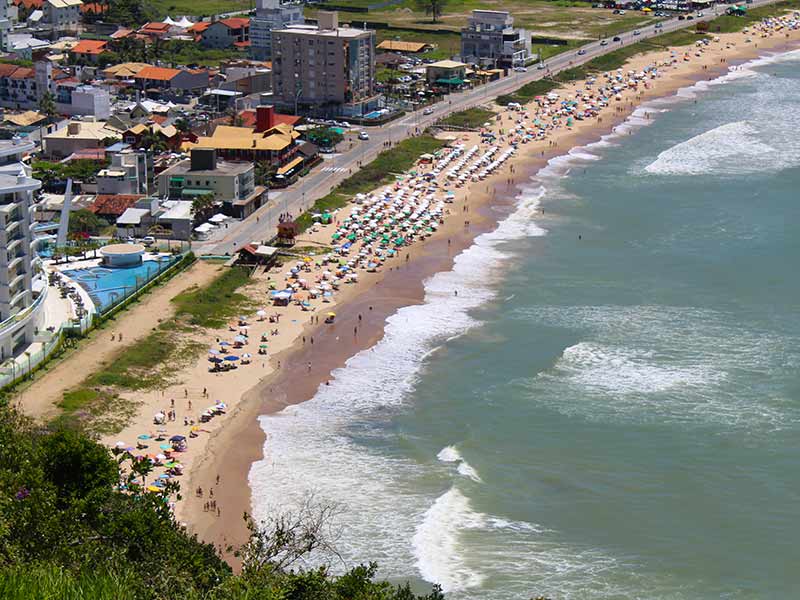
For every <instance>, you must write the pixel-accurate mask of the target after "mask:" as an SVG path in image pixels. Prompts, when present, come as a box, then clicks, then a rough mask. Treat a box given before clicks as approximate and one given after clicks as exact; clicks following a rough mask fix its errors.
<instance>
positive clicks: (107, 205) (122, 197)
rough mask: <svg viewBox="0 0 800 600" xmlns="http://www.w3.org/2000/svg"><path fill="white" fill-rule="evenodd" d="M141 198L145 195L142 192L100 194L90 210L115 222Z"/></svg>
mask: <svg viewBox="0 0 800 600" xmlns="http://www.w3.org/2000/svg"><path fill="white" fill-rule="evenodd" d="M141 198H144V196H142V195H140V194H99V195H98V196H97V197H96V198H95V200H94V202H93V203H92V204H91V206H89V210H90V211H92V212H93V213H94V214H96V215H97V216H98V217H102V218H103V219H106V220H107V221H110V222H112V223H113V222H115V221H116V220H117V218H119V217H120V216H121V215H122V213H124V212H125V211H126V210H128V209H129V208H131V207H133V205H134V204H136V201H137V200H140V199H141Z"/></svg>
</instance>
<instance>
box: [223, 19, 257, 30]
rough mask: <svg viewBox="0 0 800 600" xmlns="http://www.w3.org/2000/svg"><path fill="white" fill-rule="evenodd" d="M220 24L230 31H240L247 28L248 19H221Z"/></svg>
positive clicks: (248, 24)
mask: <svg viewBox="0 0 800 600" xmlns="http://www.w3.org/2000/svg"><path fill="white" fill-rule="evenodd" d="M220 23H222V24H223V25H225V26H226V27H230V28H231V29H240V28H242V27H249V26H250V19H248V18H246V17H231V18H230V19H222V20H221V21H220Z"/></svg>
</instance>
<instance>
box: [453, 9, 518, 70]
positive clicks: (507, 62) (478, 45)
mask: <svg viewBox="0 0 800 600" xmlns="http://www.w3.org/2000/svg"><path fill="white" fill-rule="evenodd" d="M530 56H531V38H530V35H528V33H527V32H526V31H525V30H524V29H515V28H514V17H513V16H511V14H510V13H509V12H507V11H504V10H473V11H472V16H471V17H470V18H469V21H468V22H467V26H466V27H465V28H464V29H462V30H461V60H463V61H465V62H470V63H477V64H486V65H490V66H493V67H496V68H510V67H515V66H520V65H524V64H525V62H526V61H527V60H528V59H529V58H530Z"/></svg>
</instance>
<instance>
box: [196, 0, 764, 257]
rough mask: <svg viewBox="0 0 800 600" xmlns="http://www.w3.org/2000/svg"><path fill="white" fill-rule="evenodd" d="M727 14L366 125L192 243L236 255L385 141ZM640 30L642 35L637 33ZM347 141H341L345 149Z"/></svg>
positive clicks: (628, 36)
mask: <svg viewBox="0 0 800 600" xmlns="http://www.w3.org/2000/svg"><path fill="white" fill-rule="evenodd" d="M778 1H779V0H753V2H752V3H751V4H749V5H748V7H749V8H753V7H756V6H762V5H767V4H774V3H775V2H778ZM723 12H724V7H719V6H716V7H712V8H710V9H708V10H706V11H704V16H703V17H701V18H695V19H693V20H691V21H687V20H683V21H680V20H678V19H677V18H673V19H668V20H663V21H660V22H659V23H660V25H661V27H660V28H658V29H657V28H656V27H655V25H656V24H653V25H648V26H646V27H639V28H637V29H635V30H631V31H626V32H624V33H619V34H617V36H616V37H618V38H619V41H618V42H614V41H612V38H613V37H614V36H611V37H609V38H608V40H607V41H608V44H607V45H602V44H601V41H600V40H598V41H596V42H592V43H589V44H586V45H584V46H582V47H581V48H580V49H576V50H571V51H569V52H563V53H561V54H557V55H556V56H553V57H552V58H550V59H548V60H546V61H544V62H543V63H542V64H543V67H544V68H541V69H540V68H537V67H536V66H533V67H531V68H529V69H528V71H526V72H516V71H512V73H511V74H510V75H509V76H508V77H505V78H503V79H499V80H497V81H492V82H490V83H488V84H486V85H483V86H480V87H478V88H475V89H472V90H467V91H464V92H457V93H454V94H450V95H449V96H447V97H446V98H445V99H444V100H442V101H440V102H438V103H436V104H434V105H431V108H433V112H432V113H431V114H429V115H424V114H423V113H422V110H417V111H415V112H414V113H411V114H408V115H406V116H404V117H402V118H401V119H398V120H396V121H394V122H392V123H388V124H386V125H384V126H382V127H372V128H367V129H368V130H369V135H370V139H369V140H366V141H355V142H353V143H352V144H351V146H352V147H350V148H348V149H347V150H346V151H344V152H342V153H341V154H336V155H333V156H331V157H328V158H326V160H325V162H324V164H323V165H321V166H319V167H316V168H315V169H314V171H312V172H311V173H309V174H308V175H306V176H305V177H302V178H301V179H300V181H298V182H297V183H295V184H294V185H293V186H291V187H290V188H287V189H285V190H280V191H277V190H276V191H274V192H270V199H269V201H268V202H267V203H266V205H265V206H263V207H261V208H260V209H259V210H258V211H256V213H255V214H253V215H251V216H250V217H248V218H247V219H245V220H243V221H239V222H236V223H232V224H231V225H229V228H228V229H227V230H225V231H224V232H223V233H224V238H223V239H221V240H219V239H215V240H213V241H208V242H195V243H194V244H193V248H194V251H195V253H197V254H202V255H225V254H232V253H234V252H235V251H236V250H237V249H238V248H241V247H242V245H244V244H247V243H250V242H253V241H263V240H268V239H270V238H272V237H273V235H274V234H275V227H276V225H277V224H278V219H279V216H280V215H281V213H290V214H291V215H293V216H295V217H296V216H298V215H300V214H301V213H303V212H304V211H306V210H308V209H309V208H310V207H311V206H312V205H313V204H314V202H315V201H316V200H317V199H318V198H321V197H322V196H324V195H326V194H327V193H328V192H330V191H331V190H332V189H333V188H334V187H335V186H336V185H337V184H339V183H340V182H341V181H342V180H344V179H345V178H347V177H348V176H349V175H351V174H352V173H354V172H355V171H356V170H357V169H358V168H359V165H361V164H366V163H368V162H370V161H371V160H373V159H374V158H375V157H376V156H377V155H378V154H379V153H380V152H382V151H383V150H384V149H385V148H384V144H385V143H388V142H391V143H392V144H395V143H397V142H400V141H401V140H404V139H406V138H408V137H409V136H411V135H414V133H415V132H416V131H423V130H424V129H425V128H426V127H429V126H430V125H434V124H435V123H436V122H437V121H438V120H440V119H442V118H444V117H446V116H447V115H449V114H451V113H453V112H458V111H461V110H464V109H467V108H471V107H474V106H480V105H482V104H485V103H487V102H490V101H492V100H493V99H494V98H496V97H497V96H500V95H503V94H508V93H511V92H513V91H514V90H517V89H519V88H520V87H521V86H523V85H525V84H526V83H530V82H533V81H538V80H540V79H544V78H545V77H548V76H552V75H554V74H555V73H558V72H560V71H563V70H565V69H569V68H571V67H576V66H579V65H582V64H584V63H587V62H589V61H590V60H592V59H593V58H596V57H598V56H602V55H604V54H608V53H610V52H613V51H614V50H617V49H619V48H620V47H623V46H627V45H630V44H635V43H637V42H641V41H643V40H646V39H648V38H651V37H655V36H657V35H660V34H662V33H669V32H672V31H677V30H679V29H684V28H687V27H691V26H694V25H696V24H697V22H698V21H710V20H712V19H714V18H715V17H717V16H719V15H720V14H723ZM637 31H638V34H637V33H635V32H637ZM578 50H581V51H582V52H583V51H585V53H583V54H580V55H579V54H578ZM347 143H348V142H342V143H341V144H340V147H343V146H345V144H347Z"/></svg>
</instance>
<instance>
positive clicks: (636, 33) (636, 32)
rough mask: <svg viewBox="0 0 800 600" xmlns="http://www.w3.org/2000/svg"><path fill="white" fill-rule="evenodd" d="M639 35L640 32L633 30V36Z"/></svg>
mask: <svg viewBox="0 0 800 600" xmlns="http://www.w3.org/2000/svg"><path fill="white" fill-rule="evenodd" d="M641 33H642V32H641V31H639V30H638V29H634V30H633V35H639V34H641Z"/></svg>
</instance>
